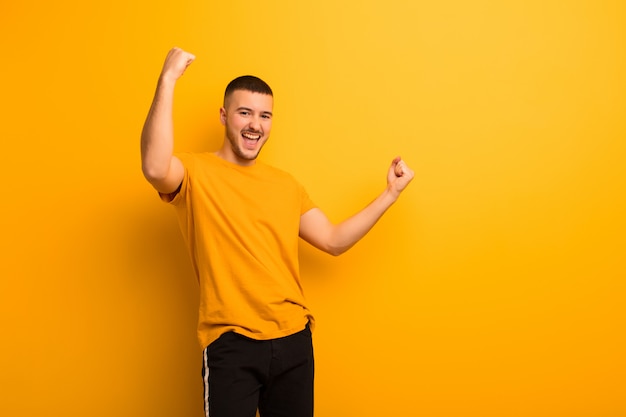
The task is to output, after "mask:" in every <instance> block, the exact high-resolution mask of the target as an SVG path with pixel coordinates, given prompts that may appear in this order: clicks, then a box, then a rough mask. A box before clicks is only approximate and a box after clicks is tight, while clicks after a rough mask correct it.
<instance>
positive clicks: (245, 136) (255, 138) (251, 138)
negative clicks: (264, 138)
mask: <svg viewBox="0 0 626 417" xmlns="http://www.w3.org/2000/svg"><path fill="white" fill-rule="evenodd" d="M242 136H243V137H244V138H246V139H250V140H259V139H261V135H255V134H251V133H243V134H242Z"/></svg>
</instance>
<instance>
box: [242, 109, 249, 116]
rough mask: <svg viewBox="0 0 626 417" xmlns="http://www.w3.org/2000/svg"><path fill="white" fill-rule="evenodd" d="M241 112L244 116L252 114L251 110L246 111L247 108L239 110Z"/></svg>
mask: <svg viewBox="0 0 626 417" xmlns="http://www.w3.org/2000/svg"><path fill="white" fill-rule="evenodd" d="M239 114H240V115H242V116H249V115H250V112H249V111H246V110H241V111H240V112H239Z"/></svg>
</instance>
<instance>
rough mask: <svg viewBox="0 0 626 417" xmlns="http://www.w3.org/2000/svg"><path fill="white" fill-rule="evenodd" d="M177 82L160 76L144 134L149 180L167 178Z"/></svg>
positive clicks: (143, 154)
mask: <svg viewBox="0 0 626 417" xmlns="http://www.w3.org/2000/svg"><path fill="white" fill-rule="evenodd" d="M174 86H175V81H172V80H168V79H166V78H165V77H160V78H159V82H158V85H157V89H156V93H155V95H154V99H153V101H152V105H151V106H150V111H149V112H148V116H147V118H146V121H145V123H144V126H143V130H142V132H141V162H142V170H143V174H144V176H145V177H146V178H147V179H148V181H152V180H155V179H162V178H165V177H166V176H167V174H168V172H169V169H170V164H171V161H172V155H173V152H174V126H173V125H174V123H173V117H172V110H173V102H174Z"/></svg>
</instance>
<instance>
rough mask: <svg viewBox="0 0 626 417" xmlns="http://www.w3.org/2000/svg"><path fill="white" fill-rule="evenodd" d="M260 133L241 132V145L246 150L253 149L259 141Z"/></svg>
mask: <svg viewBox="0 0 626 417" xmlns="http://www.w3.org/2000/svg"><path fill="white" fill-rule="evenodd" d="M261 136H262V135H261V133H258V132H242V133H241V137H243V143H244V145H245V147H246V148H249V149H254V148H255V147H256V145H257V143H258V142H259V139H261Z"/></svg>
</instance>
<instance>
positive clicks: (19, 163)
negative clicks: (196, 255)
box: [0, 0, 626, 417]
mask: <svg viewBox="0 0 626 417" xmlns="http://www.w3.org/2000/svg"><path fill="white" fill-rule="evenodd" d="M0 16H1V17H0V35H1V36H0V39H1V42H2V51H1V53H2V61H1V65H0V76H1V78H0V79H1V80H2V88H1V91H2V93H1V94H2V100H1V104H0V105H1V106H2V109H1V112H0V118H1V123H0V129H1V132H2V133H1V135H2V151H3V152H2V156H3V157H2V163H1V164H0V174H1V178H2V179H3V195H4V202H3V204H2V216H1V217H0V226H1V228H2V240H1V246H0V253H1V256H2V262H1V263H0V276H1V281H0V285H1V286H0V329H2V344H1V347H0V368H1V371H0V415H3V416H11V417H31V416H36V415H48V416H64V417H73V416H92V417H100V416H102V417H104V416H107V417H108V416H116V417H126V416H128V417H131V416H132V417H138V416H146V417H147V416H159V417H160V416H196V417H199V416H201V415H202V403H201V402H202V400H201V378H200V354H199V349H198V346H197V344H196V339H195V320H196V307H197V289H196V283H195V279H194V277H193V275H192V271H191V268H190V264H189V260H188V257H187V254H186V252H185V249H184V246H183V242H182V238H181V237H180V234H179V231H178V226H177V224H176V219H175V216H174V213H173V211H172V209H171V208H170V207H168V206H166V205H165V204H162V203H160V202H159V200H158V198H157V196H156V194H155V193H154V191H153V190H152V189H151V188H150V186H149V185H148V184H147V182H146V181H145V180H144V179H143V178H142V175H141V171H140V161H139V135H140V131H141V127H142V124H143V121H144V118H145V115H146V114H147V111H148V107H149V105H150V101H151V99H152V94H153V92H154V87H155V85H156V79H157V76H158V73H159V70H160V67H161V64H162V62H163V59H164V57H165V54H166V53H167V51H168V50H169V48H170V47H172V46H174V45H177V46H180V47H183V48H185V49H187V50H189V51H191V52H193V53H194V54H196V56H197V60H196V62H195V63H194V64H193V66H192V67H191V68H190V69H189V70H188V71H187V73H186V74H185V76H184V78H183V79H182V80H181V82H180V83H179V86H178V89H177V93H176V104H175V123H176V137H177V142H176V147H177V150H212V149H215V148H216V147H217V146H218V145H219V144H221V138H222V127H221V125H220V124H219V119H218V108H219V106H220V103H221V96H222V92H223V89H224V87H225V85H226V83H227V82H228V81H230V79H232V78H234V77H235V76H237V75H241V74H247V73H252V74H255V75H258V76H260V77H261V78H264V79H265V80H266V81H268V82H269V83H270V85H272V87H273V89H274V91H275V96H276V105H275V109H274V110H275V118H274V130H273V134H272V138H271V140H270V142H269V143H268V146H267V147H266V148H265V149H264V151H263V153H262V156H261V157H262V159H263V160H265V161H266V162H268V163H271V164H274V165H276V166H278V167H281V168H283V169H286V170H288V171H290V172H291V173H293V175H294V176H296V178H298V179H299V180H300V182H302V183H303V184H304V185H305V187H306V188H307V190H308V191H309V193H310V195H311V196H312V198H313V199H314V200H315V201H316V202H317V203H318V204H319V205H320V206H321V207H322V208H323V209H324V210H325V211H326V212H327V214H328V215H329V217H331V218H332V219H334V220H341V219H343V218H344V217H346V216H348V215H349V214H351V213H353V212H354V211H356V210H358V209H360V208H361V207H362V206H363V205H365V204H366V203H368V202H369V201H370V200H371V199H372V198H373V197H374V196H375V195H377V194H378V193H379V192H380V191H382V189H383V187H384V181H385V180H384V179H385V173H386V169H387V166H388V164H389V162H390V161H391V159H392V158H393V157H394V156H395V155H396V154H400V155H402V156H403V157H404V159H405V160H406V161H407V162H408V163H409V164H410V165H411V166H412V167H413V168H414V169H415V171H416V179H415V180H414V182H413V184H412V185H411V186H410V188H409V189H407V191H406V192H405V194H404V195H403V196H402V197H401V200H400V201H399V202H398V204H397V205H396V206H394V207H393V208H392V209H391V210H390V211H389V212H388V213H387V214H386V216H385V217H384V218H383V220H382V221H381V222H380V223H379V224H378V225H377V227H376V228H375V229H374V230H373V231H372V232H371V233H370V234H369V235H368V236H367V237H366V238H365V239H364V240H363V241H362V242H360V243H359V244H358V245H357V246H356V247H354V248H353V249H352V250H351V251H350V252H349V253H347V254H345V255H343V256H341V257H339V258H332V257H330V256H327V255H325V254H322V253H319V252H317V251H315V250H314V249H312V248H310V247H309V246H307V245H305V244H303V245H302V253H301V258H302V261H301V266H302V275H303V280H304V285H305V289H306V294H307V297H308V299H309V301H310V304H311V307H312V309H313V311H314V312H315V313H316V316H317V321H318V327H317V330H316V333H315V348H316V358H317V379H316V384H317V385H316V386H317V400H316V415H317V416H318V417H334V416H355V417H356V416H358V417H367V416H428V417H444V416H445V417H470V416H472V417H473V416H476V417H478V416H480V417H492V416H493V417H514V416H520V417H544V416H545V417H623V416H626V400H625V399H624V398H625V396H624V392H626V336H625V331H624V329H625V325H626V311H625V307H624V298H625V295H626V285H625V283H624V278H625V275H626V261H625V260H624V258H626V257H625V256H624V253H625V250H626V239H625V237H624V236H625V235H626V220H625V216H624V213H625V212H626V193H625V191H626V163H624V160H625V157H626V140H625V139H626V122H625V117H624V115H625V114H626V81H625V80H626V77H625V75H626V65H625V64H626V29H625V28H626V6H625V3H624V2H622V1H617V0H616V1H608V0H607V1H598V0H594V1H592V0H581V1H571V2H565V1H555V0H552V1H551V0H548V1H535V0H533V1H507V2H500V1H495V0H494V1H471V2H470V1H461V0H444V1H441V2H431V1H421V0H419V1H417V0H415V1H412V0H411V1H410V0H405V1H401V0H388V1H384V2H382V1H362V0H360V1H356V0H349V1H345V2H340V1H330V0H319V1H317V2H314V3H310V2H287V1H282V2H274V1H267V2H250V1H245V0H243V1H238V2H220V3H213V2H207V1H184V2H179V4H177V5H176V2H162V1H150V2H148V1H143V0H140V1H135V2H127V1H120V0H109V1H106V2H104V1H96V2H84V1H77V0H65V1H56V2H44V1H41V0H39V1H35V2H26V3H19V2H16V1H13V2H3V3H2V5H1V6H0Z"/></svg>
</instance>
